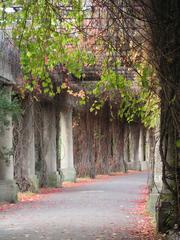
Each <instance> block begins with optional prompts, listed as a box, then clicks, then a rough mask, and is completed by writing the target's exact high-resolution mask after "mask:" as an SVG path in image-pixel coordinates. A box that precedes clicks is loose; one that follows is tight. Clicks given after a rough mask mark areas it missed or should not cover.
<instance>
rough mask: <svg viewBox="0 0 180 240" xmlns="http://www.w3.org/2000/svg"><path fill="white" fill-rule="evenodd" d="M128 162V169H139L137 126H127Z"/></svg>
mask: <svg viewBox="0 0 180 240" xmlns="http://www.w3.org/2000/svg"><path fill="white" fill-rule="evenodd" d="M129 160H130V161H129V162H128V170H138V171H139V170H141V165H140V161H139V126H138V125H137V126H136V125H135V124H133V125H130V126H129Z"/></svg>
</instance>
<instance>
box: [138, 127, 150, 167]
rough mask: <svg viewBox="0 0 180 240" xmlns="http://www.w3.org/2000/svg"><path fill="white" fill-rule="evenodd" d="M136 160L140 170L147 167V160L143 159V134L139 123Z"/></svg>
mask: <svg viewBox="0 0 180 240" xmlns="http://www.w3.org/2000/svg"><path fill="white" fill-rule="evenodd" d="M138 158H139V159H138V160H139V161H140V166H141V170H147V169H148V161H146V159H145V136H144V127H143V126H142V125H141V126H140V128H139V154H138Z"/></svg>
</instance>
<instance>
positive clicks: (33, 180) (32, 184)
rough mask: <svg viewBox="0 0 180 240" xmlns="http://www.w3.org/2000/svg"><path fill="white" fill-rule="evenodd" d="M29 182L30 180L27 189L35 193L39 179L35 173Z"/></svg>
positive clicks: (37, 189)
mask: <svg viewBox="0 0 180 240" xmlns="http://www.w3.org/2000/svg"><path fill="white" fill-rule="evenodd" d="M29 182H30V187H29V191H30V192H33V193H37V192H38V191H39V179H38V177H37V176H36V175H35V176H34V177H31V178H30V180H29Z"/></svg>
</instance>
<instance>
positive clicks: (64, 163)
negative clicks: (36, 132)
mask: <svg viewBox="0 0 180 240" xmlns="http://www.w3.org/2000/svg"><path fill="white" fill-rule="evenodd" d="M60 131H61V134H60V149H61V170H62V173H63V176H64V180H65V181H75V180H76V171H75V168H74V159H73V135H72V108H71V107H67V108H63V109H62V110H61V112H60Z"/></svg>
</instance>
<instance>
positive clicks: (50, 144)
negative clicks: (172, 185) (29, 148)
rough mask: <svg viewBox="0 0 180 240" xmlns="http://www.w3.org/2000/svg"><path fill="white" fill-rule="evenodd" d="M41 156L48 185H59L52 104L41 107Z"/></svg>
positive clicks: (54, 116) (54, 118) (54, 119)
mask: <svg viewBox="0 0 180 240" xmlns="http://www.w3.org/2000/svg"><path fill="white" fill-rule="evenodd" d="M42 108H43V110H42V111H43V116H42V117H43V144H42V145H43V146H42V147H43V158H44V161H45V170H46V175H47V183H46V185H47V186H48V187H60V186H61V179H60V175H59V173H58V171H57V156H56V154H57V153H56V114H55V108H54V106H53V105H52V104H48V103H47V104H45V105H44V106H43V107H42Z"/></svg>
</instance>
